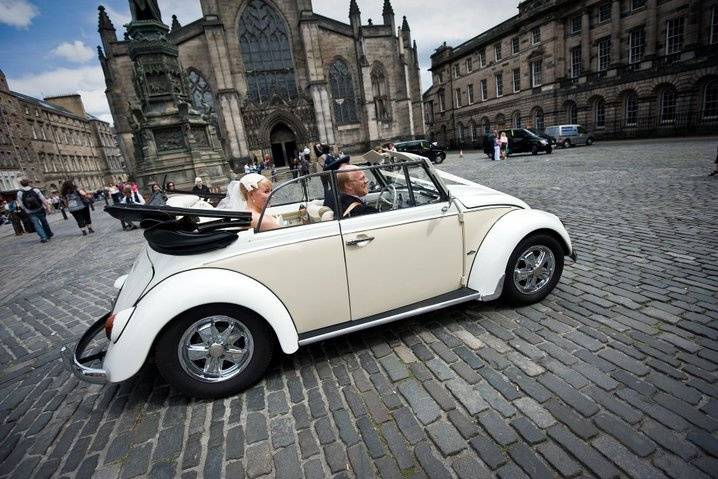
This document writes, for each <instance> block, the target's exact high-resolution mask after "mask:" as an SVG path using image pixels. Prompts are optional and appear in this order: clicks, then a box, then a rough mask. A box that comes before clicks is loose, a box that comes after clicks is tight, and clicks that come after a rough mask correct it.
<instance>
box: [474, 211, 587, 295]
mask: <svg viewBox="0 0 718 479" xmlns="http://www.w3.org/2000/svg"><path fill="white" fill-rule="evenodd" d="M539 230H547V231H550V232H553V233H554V234H556V235H558V236H559V237H560V238H561V239H562V240H563V241H562V242H563V247H564V254H565V255H566V256H569V255H571V253H572V252H573V250H572V247H571V239H570V238H569V237H568V232H567V231H566V227H565V226H564V225H563V223H561V220H559V219H558V217H557V216H556V215H552V214H551V213H547V212H545V211H541V210H534V209H526V210H514V211H512V212H510V213H507V214H505V215H504V216H502V217H501V219H499V220H498V221H497V222H496V224H494V226H493V227H492V228H491V230H490V231H489V233H488V234H487V235H486V237H485V238H484V240H483V242H482V243H481V246H480V247H479V248H478V252H477V253H476V257H475V258H474V263H473V265H472V266H471V272H470V273H469V280H468V283H467V286H468V287H469V288H471V289H474V290H476V291H478V292H479V293H481V299H482V300H483V301H490V300H493V299H496V298H498V297H499V296H500V295H501V291H502V289H503V281H504V273H505V272H506V265H507V264H508V261H509V257H510V256H511V253H512V252H513V251H514V248H516V246H517V245H518V244H519V242H520V241H521V240H522V239H524V238H525V237H526V236H528V235H529V234H531V233H533V232H535V231H539Z"/></svg>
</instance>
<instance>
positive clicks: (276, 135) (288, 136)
mask: <svg viewBox="0 0 718 479" xmlns="http://www.w3.org/2000/svg"><path fill="white" fill-rule="evenodd" d="M269 143H270V145H271V148H272V159H273V160H274V165H275V166H277V167H281V166H289V162H290V160H291V159H292V157H293V156H294V152H295V151H296V150H297V136H296V135H295V134H294V131H292V129H291V128H289V126H287V124H286V123H284V122H279V123H277V124H276V125H274V126H273V127H272V129H271V130H270V131H269Z"/></svg>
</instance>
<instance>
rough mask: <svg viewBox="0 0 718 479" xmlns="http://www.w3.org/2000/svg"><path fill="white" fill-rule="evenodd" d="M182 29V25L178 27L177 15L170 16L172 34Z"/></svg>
mask: <svg viewBox="0 0 718 479" xmlns="http://www.w3.org/2000/svg"><path fill="white" fill-rule="evenodd" d="M180 28H182V25H180V22H179V20H177V15H172V32H176V31H177V30H179V29H180Z"/></svg>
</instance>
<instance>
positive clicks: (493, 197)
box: [435, 169, 531, 209]
mask: <svg viewBox="0 0 718 479" xmlns="http://www.w3.org/2000/svg"><path fill="white" fill-rule="evenodd" d="M435 171H436V172H437V173H438V175H439V176H440V177H441V178H442V179H443V180H445V181H446V182H447V183H449V184H448V185H447V187H448V188H449V193H450V194H451V196H453V197H455V198H456V199H457V200H459V202H461V204H462V205H464V206H465V207H466V208H481V207H482V206H495V205H502V206H504V205H509V206H517V207H519V208H523V209H530V208H531V207H530V206H529V205H528V204H526V202H524V201H522V200H520V199H518V198H516V197H514V196H511V195H507V194H506V193H502V192H500V191H497V190H494V189H491V188H489V187H488V186H484V185H480V184H478V183H474V182H473V181H469V180H467V179H465V178H461V177H460V176H456V175H452V174H451V173H447V172H445V171H442V170H438V169H437V170H435ZM456 183H459V184H456Z"/></svg>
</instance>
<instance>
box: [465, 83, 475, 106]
mask: <svg viewBox="0 0 718 479" xmlns="http://www.w3.org/2000/svg"><path fill="white" fill-rule="evenodd" d="M466 96H467V97H468V99H469V105H473V103H474V85H469V86H467V87H466Z"/></svg>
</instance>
